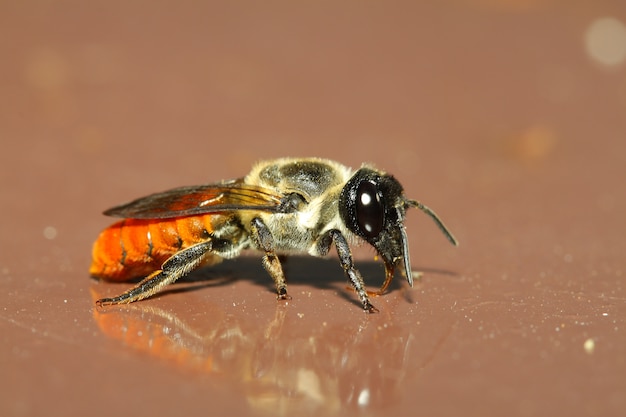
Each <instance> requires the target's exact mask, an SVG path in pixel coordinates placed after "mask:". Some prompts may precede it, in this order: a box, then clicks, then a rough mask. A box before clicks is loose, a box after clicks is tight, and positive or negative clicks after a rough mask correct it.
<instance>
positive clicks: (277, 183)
mask: <svg viewBox="0 0 626 417" xmlns="http://www.w3.org/2000/svg"><path fill="white" fill-rule="evenodd" d="M409 207H417V208H419V209H421V210H422V211H424V212H425V213H426V214H428V215H429V216H430V217H432V218H433V219H434V220H435V222H436V223H437V225H438V226H439V228H440V229H441V230H442V231H443V233H444V234H445V235H446V237H447V238H448V239H449V240H450V242H452V243H453V244H454V245H456V244H457V241H456V240H455V238H454V237H453V236H452V234H451V233H450V232H449V231H448V230H447V229H446V227H445V226H444V225H443V223H442V222H441V220H439V218H438V217H437V215H436V214H435V213H434V212H432V211H431V210H430V209H429V208H428V207H426V206H424V205H422V204H421V203H419V202H417V201H414V200H409V199H407V198H405V197H404V195H403V190H402V186H401V185H400V183H399V182H398V181H397V180H396V179H395V178H394V177H392V176H391V175H388V174H385V173H383V172H381V171H377V170H375V169H373V168H371V167H368V166H363V167H362V168H360V169H359V170H357V171H353V170H351V169H349V168H347V167H344V166H342V165H340V164H338V163H336V162H333V161H329V160H323V159H315V158H310V159H290V158H285V159H278V160H273V161H267V162H261V163H259V164H258V165H256V166H255V167H254V168H253V169H252V172H250V174H248V176H246V177H245V178H243V179H238V180H233V181H226V182H221V183H216V184H209V185H200V186H192V187H181V188H175V189H173V190H169V191H164V192H162V193H157V194H152V195H149V196H147V197H143V198H140V199H137V200H135V201H132V202H130V203H127V204H123V205H121V206H117V207H113V208H112V209H109V210H107V211H105V212H104V214H106V215H110V216H115V217H123V218H124V220H121V221H119V222H117V223H115V224H113V225H111V226H109V227H108V228H107V229H105V230H104V231H103V232H102V233H101V234H100V236H99V237H98V240H96V242H95V244H94V248H93V262H92V265H91V268H90V273H91V275H93V276H95V277H98V278H104V279H108V280H127V279H130V278H133V277H138V276H145V275H147V277H146V278H145V279H143V280H142V281H141V282H140V283H139V284H137V285H136V286H135V287H133V288H131V289H129V290H128V291H126V292H124V293H123V294H121V295H119V296H117V297H113V298H102V299H100V300H98V301H97V304H98V305H110V304H120V303H131V302H133V301H137V300H141V299H143V298H146V297H149V296H151V295H153V294H155V293H157V292H158V291H160V290H161V289H162V288H163V287H165V286H166V285H168V284H171V283H173V282H174V281H176V280H177V279H179V278H180V277H182V276H184V275H185V274H187V273H189V272H190V271H192V270H193V269H195V268H197V267H199V266H202V265H211V264H215V263H217V262H219V261H220V260H222V259H224V258H233V257H236V256H238V255H239V254H240V253H241V251H242V250H244V249H256V250H259V251H261V252H263V253H264V256H263V266H264V267H265V269H266V270H267V271H268V272H269V274H270V275H271V276H272V278H273V279H274V282H275V284H276V291H277V293H278V298H279V299H288V298H290V297H289V296H288V295H287V284H286V281H285V276H284V274H283V270H282V267H281V264H280V260H279V254H289V253H302V252H308V253H309V254H311V255H313V256H324V255H326V254H328V252H329V250H330V247H331V245H332V244H333V243H334V244H335V248H336V249H337V253H338V255H339V262H340V263H341V266H342V267H343V269H344V271H345V273H346V275H347V277H348V278H349V280H350V282H351V283H352V285H353V286H354V288H355V290H356V292H357V294H358V296H359V298H360V300H361V302H362V303H363V308H364V309H365V311H367V312H370V313H372V312H377V311H378V310H377V309H376V307H374V306H373V305H372V304H371V303H370V301H369V298H368V291H366V289H365V284H364V282H363V278H362V277H361V274H360V273H359V271H358V270H357V269H356V268H355V267H354V264H353V262H352V255H351V253H350V247H349V245H348V243H349V242H350V243H358V242H361V241H365V242H367V243H369V244H370V245H372V246H373V247H374V248H375V249H376V251H377V252H378V254H379V255H380V257H381V258H382V259H383V262H384V264H385V271H386V278H385V282H384V283H383V285H382V287H381V288H380V290H379V291H378V292H376V293H375V294H382V293H383V292H384V291H385V290H386V288H387V286H388V285H389V283H390V282H391V279H392V278H393V274H394V270H395V268H396V266H398V265H399V264H402V265H403V270H404V271H403V272H404V274H405V276H406V279H407V280H408V282H409V284H410V285H413V277H412V274H411V263H410V261H409V248H408V241H407V237H406V232H405V230H404V215H405V211H406V210H407V208H409Z"/></svg>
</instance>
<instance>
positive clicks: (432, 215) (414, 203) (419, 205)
mask: <svg viewBox="0 0 626 417" xmlns="http://www.w3.org/2000/svg"><path fill="white" fill-rule="evenodd" d="M406 202H407V205H408V206H409V207H417V208H418V209H420V210H422V211H423V212H424V213H426V214H428V215H429V216H430V218H431V219H433V220H434V221H435V223H436V224H437V226H438V227H439V230H441V231H442V232H443V234H444V235H445V236H446V238H448V240H449V241H450V243H452V244H453V245H454V246H459V241H458V240H456V238H455V237H454V235H453V234H452V232H450V230H448V228H447V227H446V225H445V224H443V222H442V221H441V219H440V218H439V216H437V214H435V212H434V211H432V210H431V209H430V208H428V207H427V206H425V205H423V204H422V203H420V202H419V201H416V200H406Z"/></svg>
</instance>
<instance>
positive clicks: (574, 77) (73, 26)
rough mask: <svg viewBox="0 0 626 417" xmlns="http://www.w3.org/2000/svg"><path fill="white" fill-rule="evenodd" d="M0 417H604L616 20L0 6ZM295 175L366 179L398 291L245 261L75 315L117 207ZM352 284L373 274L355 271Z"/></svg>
mask: <svg viewBox="0 0 626 417" xmlns="http://www.w3.org/2000/svg"><path fill="white" fill-rule="evenodd" d="M0 33H1V34H2V36H0V92H1V94H0V141H1V143H2V148H1V150H0V190H1V192H0V202H1V206H0V207H1V209H0V210H1V213H2V223H1V224H2V227H1V232H0V237H1V239H2V240H1V242H2V250H1V251H0V287H1V291H2V292H1V293H2V294H3V296H2V307H1V308H0V334H1V335H2V336H1V337H0V370H1V371H0V375H1V376H0V415H3V416H34V415H49V416H55V415H69V414H72V415H78V414H81V415H85V414H89V415H94V416H100V415H115V414H121V413H124V414H128V415H134V414H141V415H144V414H145V415H148V414H149V415H153V416H159V415H172V414H174V413H176V414H179V415H239V416H242V415H253V416H256V415H342V416H345V415H372V416H374V415H382V414H384V415H398V416H400V415H450V416H452V415H460V414H463V415H467V416H470V415H512V416H532V415H555V416H556V415H559V416H577V415H582V416H595V415H603V416H617V415H624V412H625V411H626V334H625V331H626V319H625V317H626V291H625V289H624V279H625V274H626V261H625V259H624V258H625V253H626V251H625V249H626V244H625V243H624V232H625V231H626V227H625V226H626V222H625V220H624V212H625V209H626V195H625V192H624V180H625V179H626V175H625V174H626V169H625V166H626V144H625V141H624V138H625V135H626V121H625V120H626V118H625V115H626V7H625V6H624V4H623V2H620V1H596V2H583V1H581V2H571V1H539V0H464V1H461V0H459V1H447V2H438V3H437V4H435V2H430V3H420V2H394V3H387V2H385V3H384V2H373V1H364V2H287V1H283V2H252V1H242V2H223V3H221V2H220V3H218V2H199V1H197V2H194V1H183V2H165V1H158V2H149V1H145V0H144V1H130V2H128V1H99V0H96V1H90V2H79V1H43V0H42V1H22V2H17V1H14V2H11V1H3V2H0ZM313 155H315V156H321V157H327V158H332V159H336V160H338V161H340V162H342V163H344V164H346V165H349V166H352V167H358V166H359V165H360V164H361V163H362V162H365V161H367V162H372V163H374V164H376V166H378V167H380V168H382V169H385V170H387V171H389V172H392V173H393V174H394V175H395V176H396V177H397V178H398V179H400V180H401V182H402V183H403V184H404V186H405V189H406V193H407V195H408V196H410V197H412V198H416V199H420V200H422V201H423V202H424V203H426V204H427V205H429V206H430V207H432V208H433V209H434V210H436V211H437V213H438V214H439V215H440V216H441V217H442V218H443V219H444V221H445V222H446V223H447V225H448V226H449V227H450V228H451V229H452V230H453V232H454V233H455V235H456V236H457V237H458V238H459V240H460V242H461V246H460V247H459V248H453V247H452V246H450V245H449V244H448V243H447V242H446V241H445V239H444V238H443V237H442V236H441V235H440V233H439V231H438V230H437V229H436V227H434V226H433V224H432V222H431V221H430V220H429V219H427V218H426V217H425V216H423V215H422V214H420V213H418V212H417V211H415V212H411V213H409V216H408V221H407V229H408V233H409V237H410V240H411V254H412V260H413V267H414V268H415V269H417V270H420V271H423V272H424V277H423V279H422V281H420V282H419V283H417V285H416V286H415V287H414V288H413V289H409V288H407V286H406V285H405V284H404V283H403V282H401V281H402V280H401V279H397V280H396V282H395V283H394V284H393V286H392V288H391V291H390V292H389V293H388V294H386V295H384V296H383V297H379V298H377V299H375V300H373V302H374V304H375V305H376V306H377V307H378V308H379V309H380V310H381V312H380V314H377V315H372V316H367V315H364V313H363V312H362V311H361V310H360V308H359V306H358V303H356V302H355V296H354V294H352V293H351V292H350V291H348V290H346V289H345V279H344V277H343V275H342V271H341V268H340V267H339V265H338V262H337V260H336V259H335V258H334V255H333V256H332V257H329V258H328V259H321V260H319V259H310V258H307V257H297V258H295V259H292V260H290V261H289V263H288V266H287V268H288V274H289V279H290V292H291V294H292V295H293V300H292V301H290V302H289V303H287V304H284V303H283V304H277V303H276V301H275V297H274V295H273V293H272V288H271V279H270V278H269V276H267V274H266V273H265V272H264V271H263V270H262V268H261V266H260V258H259V257H258V256H256V255H253V256H250V257H246V258H242V259H240V260H237V261H233V262H227V263H225V264H223V265H220V266H219V267H217V268H214V269H209V270H204V271H199V272H198V273H196V274H193V275H192V276H191V277H189V278H188V279H187V280H185V281H184V282H182V283H180V284H177V285H176V286H175V287H174V288H173V289H172V291H168V292H166V293H164V294H162V295H160V296H158V297H154V298H152V299H150V300H147V301H144V302H141V303H137V304H134V305H131V306H128V307H121V308H111V309H108V310H107V311H104V312H100V313H99V312H97V311H94V310H93V297H98V296H104V295H111V294H115V293H119V292H120V291H121V290H123V289H124V288H126V285H124V284H107V283H97V282H95V281H93V280H91V279H90V278H89V276H88V273H87V269H88V265H89V260H90V250H91V244H92V242H93V240H94V239H95V237H96V236H97V233H98V232H99V230H100V229H101V228H103V227H105V226H106V225H107V224H108V223H109V222H110V219H107V218H105V217H104V216H102V215H101V214H100V213H101V212H102V210H103V209H105V208H108V207H110V206H112V205H115V204H117V203H120V202H123V201H125V200H128V199H131V198H135V197H139V196H142V195H145V194H148V193H151V192H155V191H160V190H164V189H167V188H170V187H174V186H179V185H189V184H197V183H204V182H210V181H215V180H219V179H227V178H234V177H239V176H242V175H245V174H246V173H247V172H248V170H249V168H250V166H251V165H252V164H253V163H254V162H255V161H257V160H259V159H265V158H275V157H280V156H313ZM356 254H357V257H358V260H359V267H360V269H361V272H362V273H363V275H364V276H365V279H366V281H367V282H368V283H369V284H371V285H372V287H376V286H377V285H379V283H380V282H382V278H383V272H382V268H381V267H380V265H379V264H378V263H375V262H374V261H373V259H372V258H373V253H372V251H371V250H369V249H359V250H357V251H356Z"/></svg>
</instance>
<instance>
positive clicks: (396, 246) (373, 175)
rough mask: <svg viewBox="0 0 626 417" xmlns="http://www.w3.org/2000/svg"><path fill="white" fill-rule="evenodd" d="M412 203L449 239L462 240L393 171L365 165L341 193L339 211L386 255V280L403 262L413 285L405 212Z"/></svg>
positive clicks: (384, 256) (454, 241) (383, 256)
mask: <svg viewBox="0 0 626 417" xmlns="http://www.w3.org/2000/svg"><path fill="white" fill-rule="evenodd" d="M409 207H417V208H419V209H421V210H422V211H424V212H425V213H426V214H428V215H429V216H431V217H432V218H433V220H435V222H436V223H437V225H438V226H439V228H440V229H441V230H442V231H443V232H444V234H445V235H446V237H447V238H448V240H450V242H452V244H454V245H457V244H458V243H457V241H456V239H455V238H454V236H452V234H451V233H450V232H449V231H448V230H447V229H446V227H445V226H444V225H443V223H442V222H441V220H439V218H438V217H437V216H436V215H435V213H434V212H432V211H431V210H430V209H429V208H428V207H426V206H424V205H422V204H421V203H419V202H417V201H414V200H408V199H407V198H406V197H405V196H404V192H403V188H402V185H400V183H399V182H398V181H397V180H396V179H395V178H394V177H393V176H391V175H388V174H385V173H381V172H379V171H376V170H374V169H371V168H367V167H364V168H361V169H359V170H358V171H356V173H355V174H354V175H353V176H352V178H350V180H348V182H347V183H346V185H345V186H344V188H343V190H342V191H341V196H340V197H339V212H340V215H341V218H342V220H343V222H344V223H345V224H346V227H347V228H348V229H349V230H350V231H351V232H353V233H354V234H356V235H357V236H359V237H361V238H363V239H365V241H366V242H368V243H369V244H370V245H372V246H373V247H374V248H375V249H376V251H377V252H378V254H379V255H380V257H381V258H382V259H383V261H384V263H385V270H386V272H387V281H386V284H388V281H389V280H390V279H391V277H392V276H393V273H394V271H395V269H396V267H397V266H398V265H399V264H400V263H402V264H403V269H404V271H403V272H404V274H405V277H406V279H407V281H408V282H409V285H411V286H412V285H413V276H412V274H411V261H410V259H409V243H408V240H407V236H406V231H405V228H404V215H405V213H406V210H407V208H409ZM386 284H385V286H386Z"/></svg>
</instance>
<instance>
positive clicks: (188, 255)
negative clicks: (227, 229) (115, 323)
mask: <svg viewBox="0 0 626 417" xmlns="http://www.w3.org/2000/svg"><path fill="white" fill-rule="evenodd" d="M212 247H213V243H212V241H211V240H207V241H204V242H201V243H198V244H195V245H193V246H190V247H188V248H187V249H184V250H182V251H180V252H178V253H176V254H174V255H172V256H171V257H170V258H168V259H167V260H166V261H165V262H163V266H162V267H161V269H159V270H157V271H154V272H153V273H151V274H150V275H148V276H147V277H146V278H144V279H143V280H142V281H141V282H140V283H139V284H137V285H136V286H134V287H133V288H131V289H129V290H128V291H126V292H124V293H122V294H120V295H118V296H117V297H112V298H101V299H99V300H98V301H96V305H98V306H107V305H112V304H128V303H132V302H133V301H139V300H142V299H144V298H147V297H150V296H151V295H154V294H156V293H157V292H159V291H161V289H163V287H165V286H167V285H169V284H171V283H173V282H174V281H176V280H177V279H179V278H180V277H182V276H183V275H186V274H188V273H189V272H191V271H192V270H193V269H195V268H196V267H198V266H199V265H200V264H201V263H202V261H203V260H204V258H205V255H206V254H207V253H210V252H211V249H212Z"/></svg>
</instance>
